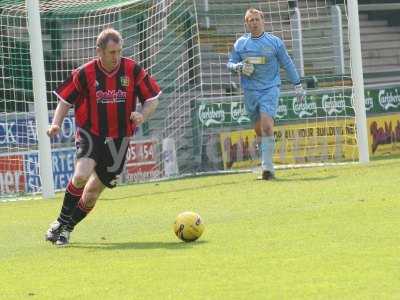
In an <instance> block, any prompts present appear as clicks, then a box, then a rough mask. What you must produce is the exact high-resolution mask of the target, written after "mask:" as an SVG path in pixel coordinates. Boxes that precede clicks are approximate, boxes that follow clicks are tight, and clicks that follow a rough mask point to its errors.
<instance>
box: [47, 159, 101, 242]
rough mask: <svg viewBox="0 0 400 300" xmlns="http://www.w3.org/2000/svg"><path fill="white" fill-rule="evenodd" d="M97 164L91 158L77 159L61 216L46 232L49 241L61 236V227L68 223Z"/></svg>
mask: <svg viewBox="0 0 400 300" xmlns="http://www.w3.org/2000/svg"><path fill="white" fill-rule="evenodd" d="M95 165H96V163H95V161H94V160H93V159H90V158H80V159H78V160H77V162H76V164H75V172H74V175H73V176H72V178H71V180H70V182H69V183H68V185H67V188H66V190H65V194H64V200H63V204H62V206H61V210H60V213H59V216H58V218H57V220H56V221H54V222H53V223H52V224H50V228H49V229H48V230H47V232H46V235H45V239H46V240H47V241H50V242H53V243H54V242H55V241H56V240H57V239H58V237H59V234H60V232H61V230H62V228H61V227H62V226H64V225H66V224H68V222H69V220H70V218H71V215H72V211H73V210H74V208H75V207H76V205H77V203H78V201H79V199H80V198H81V196H82V193H83V190H84V186H85V184H86V182H87V180H88V178H89V176H90V174H91V173H92V172H93V170H94V167H95Z"/></svg>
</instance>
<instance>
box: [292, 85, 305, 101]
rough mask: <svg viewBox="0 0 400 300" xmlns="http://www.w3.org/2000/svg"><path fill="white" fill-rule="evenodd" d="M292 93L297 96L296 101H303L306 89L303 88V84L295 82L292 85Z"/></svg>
mask: <svg viewBox="0 0 400 300" xmlns="http://www.w3.org/2000/svg"><path fill="white" fill-rule="evenodd" d="M294 93H295V95H296V97H297V101H299V102H304V100H305V98H306V94H307V93H306V90H305V89H303V86H302V85H301V83H300V84H296V85H295V86H294Z"/></svg>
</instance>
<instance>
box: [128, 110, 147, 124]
mask: <svg viewBox="0 0 400 300" xmlns="http://www.w3.org/2000/svg"><path fill="white" fill-rule="evenodd" d="M130 119H131V121H132V122H133V123H135V125H136V126H139V125H141V124H142V123H143V122H144V117H143V115H142V114H141V113H140V112H137V111H134V112H131V117H130Z"/></svg>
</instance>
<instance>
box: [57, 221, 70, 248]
mask: <svg viewBox="0 0 400 300" xmlns="http://www.w3.org/2000/svg"><path fill="white" fill-rule="evenodd" d="M70 234H71V231H69V230H68V229H67V228H66V227H65V226H62V230H61V233H60V236H59V237H58V239H57V241H56V245H57V246H66V245H68V244H69V236H70Z"/></svg>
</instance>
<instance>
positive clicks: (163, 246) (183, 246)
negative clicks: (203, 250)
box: [68, 240, 207, 250]
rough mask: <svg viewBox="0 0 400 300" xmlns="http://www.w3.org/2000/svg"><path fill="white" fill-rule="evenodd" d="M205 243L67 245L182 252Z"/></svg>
mask: <svg viewBox="0 0 400 300" xmlns="http://www.w3.org/2000/svg"><path fill="white" fill-rule="evenodd" d="M205 243H207V241H204V240H201V241H196V242H191V243H185V242H180V241H176V242H120V243H117V242H98V243H84V242H74V243H71V244H69V245H68V248H80V249H97V250H150V249H167V250H184V249H188V248H193V247H196V246H200V245H202V244H205Z"/></svg>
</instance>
